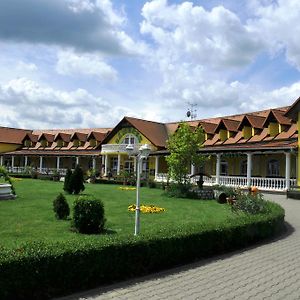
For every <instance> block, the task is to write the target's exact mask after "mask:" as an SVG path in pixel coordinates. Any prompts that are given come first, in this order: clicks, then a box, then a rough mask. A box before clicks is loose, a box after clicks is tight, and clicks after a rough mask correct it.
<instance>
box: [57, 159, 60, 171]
mask: <svg viewBox="0 0 300 300" xmlns="http://www.w3.org/2000/svg"><path fill="white" fill-rule="evenodd" d="M59 167H60V157H59V156H57V157H56V169H57V171H58V170H59Z"/></svg>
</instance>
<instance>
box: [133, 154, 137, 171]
mask: <svg viewBox="0 0 300 300" xmlns="http://www.w3.org/2000/svg"><path fill="white" fill-rule="evenodd" d="M136 161H137V159H136V156H134V157H133V172H134V173H136Z"/></svg>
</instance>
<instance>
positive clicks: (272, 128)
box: [268, 122, 279, 136]
mask: <svg viewBox="0 0 300 300" xmlns="http://www.w3.org/2000/svg"><path fill="white" fill-rule="evenodd" d="M268 128H269V135H270V136H275V135H277V134H278V133H279V124H278V123H275V122H270V123H269V126H268Z"/></svg>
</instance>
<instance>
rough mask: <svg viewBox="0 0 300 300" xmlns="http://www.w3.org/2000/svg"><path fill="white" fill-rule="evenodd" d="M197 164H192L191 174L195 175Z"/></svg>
mask: <svg viewBox="0 0 300 300" xmlns="http://www.w3.org/2000/svg"><path fill="white" fill-rule="evenodd" d="M195 170H196V168H195V165H194V164H191V175H194V174H195Z"/></svg>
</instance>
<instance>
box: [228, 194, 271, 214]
mask: <svg viewBox="0 0 300 300" xmlns="http://www.w3.org/2000/svg"><path fill="white" fill-rule="evenodd" d="M232 209H233V210H234V211H243V212H245V213H248V214H252V215H254V214H260V213H262V214H263V213H267V212H268V210H269V206H268V202H267V201H265V200H264V198H263V195H262V194H261V193H239V194H238V195H237V198H236V200H235V202H233V204H232Z"/></svg>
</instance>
